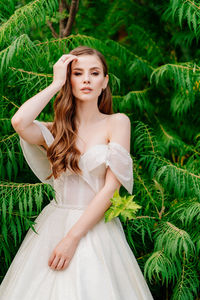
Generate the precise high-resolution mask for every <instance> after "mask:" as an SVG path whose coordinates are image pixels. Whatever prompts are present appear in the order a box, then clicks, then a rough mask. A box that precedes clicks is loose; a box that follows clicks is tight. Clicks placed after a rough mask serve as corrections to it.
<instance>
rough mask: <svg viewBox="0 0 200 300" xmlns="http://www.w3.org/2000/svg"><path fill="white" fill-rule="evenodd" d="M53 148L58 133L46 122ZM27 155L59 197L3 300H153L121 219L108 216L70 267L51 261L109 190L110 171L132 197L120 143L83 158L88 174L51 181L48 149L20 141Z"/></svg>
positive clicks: (22, 254) (28, 240)
mask: <svg viewBox="0 0 200 300" xmlns="http://www.w3.org/2000/svg"><path fill="white" fill-rule="evenodd" d="M34 123H35V124H36V125H38V126H39V128H40V129H41V132H42V134H43V136H44V139H45V141H46V143H47V145H48V146H50V145H51V143H52V142H53V140H54V137H53V135H52V134H51V132H50V131H49V130H48V129H47V127H46V126H45V125H43V124H42V123H41V122H40V121H37V120H35V121H34ZM20 145H21V148H22V151H23V154H24V157H25V159H26V161H27V163H28V164H29V166H30V168H31V169H32V171H33V172H34V173H35V174H36V176H37V177H38V178H39V179H40V181H41V182H44V183H48V184H51V185H52V186H53V188H54V190H55V199H52V200H51V201H50V203H49V204H48V205H47V206H45V207H44V208H43V210H42V211H41V213H40V214H39V215H38V217H37V218H36V220H35V222H36V225H34V227H35V230H36V231H37V234H36V233H35V232H34V231H33V230H32V229H29V231H28V232H27V234H26V236H25V238H24V240H23V242H22V244H21V246H20V248H19V250H18V252H17V254H16V256H15V258H14V260H13V262H12V264H11V265H10V268H9V269H8V271H7V273H6V276H5V277H4V280H3V282H2V284H1V286H0V299H1V300H151V299H153V298H152V295H151V293H150V290H149V288H148V285H147V283H146V281H145V279H144V277H143V274H142V272H141V270H140V268H139V266H138V263H137V261H136V259H135V256H134V255H133V252H132V251H131V249H130V247H129V245H128V243H127V240H126V237H125V234H124V231H123V227H122V225H121V223H120V220H119V218H118V217H116V218H114V219H112V220H111V221H109V222H106V223H105V220H104V218H102V219H101V220H100V221H99V222H98V223H97V224H96V225H95V226H94V227H93V228H92V229H91V230H89V231H88V233H87V234H86V235H85V236H84V237H82V239H81V240H80V242H79V244H78V246H77V248H76V251H75V253H74V256H73V257H72V259H71V261H70V264H69V265H68V267H67V268H66V269H64V270H61V271H55V270H53V269H51V268H50V267H49V266H48V259H49V257H50V255H51V253H52V251H53V249H54V248H55V246H56V245H57V244H58V243H59V242H60V240H61V239H62V238H63V237H64V236H65V235H66V234H67V232H68V231H69V230H70V228H71V227H72V226H73V224H74V223H75V222H76V221H77V220H78V219H79V218H80V216H81V214H82V213H83V211H84V210H85V209H86V207H87V205H88V204H89V203H90V201H92V199H93V198H94V196H95V194H96V193H98V191H99V190H100V189H101V188H102V187H103V185H104V182H105V174H106V169H107V168H108V167H110V169H111V170H112V172H113V173H114V174H115V176H116V177H117V178H118V180H119V181H120V182H121V184H122V185H123V186H124V187H125V188H126V190H127V191H128V192H129V193H130V194H132V188H133V166H132V159H131V156H130V154H129V152H128V151H127V150H126V149H125V148H124V147H123V146H122V145H120V144H119V143H115V142H110V143H108V144H98V145H95V146H93V147H91V148H90V149H89V150H88V151H87V152H86V153H84V154H83V155H81V157H80V160H79V166H80V168H81V170H82V171H83V173H82V175H76V174H72V173H71V172H70V171H66V172H64V173H62V175H61V176H60V177H59V178H58V179H53V178H52V177H51V179H49V180H46V178H47V177H48V175H49V174H50V172H51V169H50V164H49V161H48V159H47V156H46V151H45V150H44V148H43V147H41V146H38V145H33V144H29V143H28V142H26V141H25V140H23V139H22V138H21V137H20Z"/></svg>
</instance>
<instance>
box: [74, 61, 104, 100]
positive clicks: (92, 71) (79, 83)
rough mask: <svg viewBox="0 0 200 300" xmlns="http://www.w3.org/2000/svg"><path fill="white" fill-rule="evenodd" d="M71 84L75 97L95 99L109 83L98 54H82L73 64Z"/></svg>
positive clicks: (78, 98)
mask: <svg viewBox="0 0 200 300" xmlns="http://www.w3.org/2000/svg"><path fill="white" fill-rule="evenodd" d="M70 80H71V85H72V93H73V95H74V97H75V99H77V100H80V101H94V100H96V101H97V99H98V97H99V95H100V94H101V92H102V89H105V88H106V86H107V83H108V75H106V76H104V73H103V66H102V63H101V60H100V59H99V58H98V56H96V55H80V56H78V59H77V61H73V62H72V65H71V78H70Z"/></svg>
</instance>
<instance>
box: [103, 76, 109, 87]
mask: <svg viewBox="0 0 200 300" xmlns="http://www.w3.org/2000/svg"><path fill="white" fill-rule="evenodd" d="M108 81H109V76H108V74H106V76H105V78H104V83H103V89H104V90H105V88H106V87H107V84H108Z"/></svg>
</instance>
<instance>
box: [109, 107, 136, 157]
mask: <svg viewBox="0 0 200 300" xmlns="http://www.w3.org/2000/svg"><path fill="white" fill-rule="evenodd" d="M108 131H109V141H111V142H112V141H113V142H117V143H119V144H121V145H122V146H123V147H124V148H126V150H127V151H129V152H130V137H131V122H130V119H129V117H128V116H127V115H126V114H124V113H116V114H112V115H110V119H109V124H108Z"/></svg>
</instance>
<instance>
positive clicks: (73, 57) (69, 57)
mask: <svg viewBox="0 0 200 300" xmlns="http://www.w3.org/2000/svg"><path fill="white" fill-rule="evenodd" d="M75 58H77V56H76V55H72V54H64V55H62V56H61V57H60V59H59V60H61V61H63V62H65V61H68V60H71V59H75Z"/></svg>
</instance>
